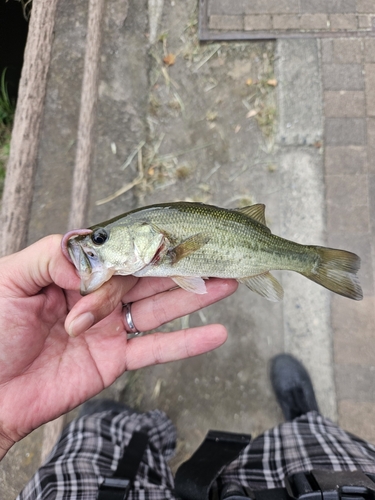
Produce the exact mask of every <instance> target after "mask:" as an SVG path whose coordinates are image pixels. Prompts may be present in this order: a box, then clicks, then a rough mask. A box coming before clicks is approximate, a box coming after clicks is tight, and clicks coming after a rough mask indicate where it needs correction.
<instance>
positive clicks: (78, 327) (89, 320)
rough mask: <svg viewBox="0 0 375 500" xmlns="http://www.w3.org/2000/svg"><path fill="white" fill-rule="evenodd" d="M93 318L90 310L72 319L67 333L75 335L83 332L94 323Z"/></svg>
mask: <svg viewBox="0 0 375 500" xmlns="http://www.w3.org/2000/svg"><path fill="white" fill-rule="evenodd" d="M94 321H95V318H94V315H93V314H92V313H91V312H86V313H83V314H81V316H78V317H77V318H76V319H74V320H73V321H72V322H71V323H70V325H69V326H68V334H69V335H70V336H71V337H77V336H78V335H80V334H81V333H83V332H85V331H86V330H88V329H89V328H91V327H92V325H93V324H94Z"/></svg>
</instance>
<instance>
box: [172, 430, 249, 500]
mask: <svg viewBox="0 0 375 500" xmlns="http://www.w3.org/2000/svg"><path fill="white" fill-rule="evenodd" d="M250 440H251V436H250V435H248V434H234V433H232V432H220V431H209V432H208V434H207V436H206V438H205V440H204V441H203V443H202V444H201V445H200V447H199V448H198V449H197V451H196V452H195V453H194V455H193V456H192V457H191V458H190V459H189V460H188V461H187V462H185V463H183V464H182V465H181V466H180V467H179V469H178V470H177V473H176V478H175V493H176V496H178V497H179V498H181V499H182V500H208V498H209V492H210V488H211V486H212V484H213V482H214V481H215V479H216V478H217V477H218V475H219V474H220V473H221V471H222V470H223V469H224V467H225V466H226V465H228V464H229V463H231V462H233V460H235V459H236V458H237V457H238V455H239V454H240V452H241V451H242V450H243V449H244V448H245V446H247V445H248V444H249V443H250Z"/></svg>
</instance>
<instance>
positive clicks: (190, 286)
mask: <svg viewBox="0 0 375 500" xmlns="http://www.w3.org/2000/svg"><path fill="white" fill-rule="evenodd" d="M171 278H172V280H173V281H174V282H175V283H176V285H178V286H179V287H181V288H183V289H184V290H186V291H188V292H193V293H198V294H200V295H202V294H203V293H207V290H206V284H205V282H204V280H203V279H202V278H200V277H199V276H171Z"/></svg>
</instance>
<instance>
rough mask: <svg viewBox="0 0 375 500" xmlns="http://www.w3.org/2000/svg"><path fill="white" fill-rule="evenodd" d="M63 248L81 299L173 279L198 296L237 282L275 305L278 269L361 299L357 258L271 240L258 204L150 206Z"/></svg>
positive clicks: (72, 236) (71, 236)
mask: <svg viewBox="0 0 375 500" xmlns="http://www.w3.org/2000/svg"><path fill="white" fill-rule="evenodd" d="M62 245H63V251H64V253H65V255H66V256H67V257H68V258H70V260H72V261H73V263H74V264H75V266H76V268H77V270H78V271H79V273H80V276H81V291H82V293H90V292H91V291H93V290H95V289H96V288H98V287H99V286H101V285H102V284H103V283H104V282H105V281H107V280H108V279H110V277H111V276H112V275H113V274H120V275H128V274H133V275H135V276H139V277H143V276H151V277H161V276H170V277H171V278H172V279H173V280H174V281H175V282H176V283H177V284H178V285H179V286H181V287H182V288H185V289H186V290H189V291H193V292H195V293H205V290H206V288H205V285H204V281H203V279H202V278H208V277H217V278H235V279H237V280H238V281H240V282H242V283H245V284H246V285H247V286H248V287H249V288H250V289H251V290H253V291H255V292H257V293H259V294H260V295H262V296H264V297H266V298H268V299H269V300H280V299H281V298H282V295H283V290H282V287H281V285H280V284H279V283H278V282H277V280H276V279H275V278H274V277H273V276H272V275H271V274H270V273H269V271H271V270H276V269H277V270H289V271H296V272H299V273H301V274H302V275H304V276H306V277H307V278H309V279H311V280H312V281H315V282H316V283H318V284H320V285H322V286H325V287H326V288H328V289H329V290H332V291H334V292H336V293H339V294H341V295H343V296H346V297H349V298H352V299H355V300H360V299H361V298H362V290H361V287H360V284H359V281H358V277H357V275H356V273H357V271H358V269H359V267H360V259H359V257H358V256H357V255H355V254H353V253H351V252H346V251H345V250H337V249H329V248H325V247H318V246H312V245H301V244H299V243H296V242H293V241H290V240H286V239H283V238H281V237H279V236H276V235H274V234H272V233H271V231H270V230H269V228H268V227H267V226H266V221H265V216H264V205H260V204H259V205H252V206H250V207H244V208H242V209H224V208H220V207H216V206H213V205H205V204H201V203H188V202H178V203H163V204H158V205H152V206H149V207H143V208H139V209H136V210H133V211H131V212H128V213H126V214H123V215H120V216H118V217H115V218H113V219H111V220H109V221H106V222H103V223H101V224H96V225H94V226H92V227H91V228H89V229H83V230H76V231H71V232H69V233H67V235H65V236H64V238H63V244H62Z"/></svg>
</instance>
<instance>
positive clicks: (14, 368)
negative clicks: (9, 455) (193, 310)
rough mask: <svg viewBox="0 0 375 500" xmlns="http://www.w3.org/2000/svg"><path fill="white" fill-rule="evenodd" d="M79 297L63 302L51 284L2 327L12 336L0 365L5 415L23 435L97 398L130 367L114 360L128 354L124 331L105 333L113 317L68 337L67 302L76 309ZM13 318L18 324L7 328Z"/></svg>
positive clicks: (72, 294) (71, 295)
mask: <svg viewBox="0 0 375 500" xmlns="http://www.w3.org/2000/svg"><path fill="white" fill-rule="evenodd" d="M78 298H79V295H78V293H77V292H68V293H67V297H65V294H64V292H63V291H62V290H61V289H59V288H58V287H56V286H55V285H51V286H49V287H47V288H46V289H45V290H44V291H43V293H42V294H38V295H36V296H34V297H31V298H27V299H25V298H22V299H18V302H20V303H17V302H16V301H15V303H14V309H13V310H12V308H11V307H10V308H9V305H8V311H7V316H8V318H6V321H1V322H0V328H1V330H2V331H7V334H8V341H7V343H6V346H4V348H3V350H2V357H3V359H6V363H5V364H3V365H0V385H1V384H4V383H5V385H4V386H3V388H2V390H1V399H2V405H1V414H2V417H4V418H6V415H7V412H9V413H11V414H12V415H13V425H14V428H15V429H23V432H24V433H25V434H27V433H28V432H30V431H31V430H32V429H33V428H35V427H36V426H38V425H40V423H41V421H40V420H41V417H42V420H43V421H48V420H51V419H53V418H55V417H57V416H58V415H61V414H62V413H65V412H66V411H68V410H70V409H71V408H74V407H75V406H77V405H78V404H80V403H81V402H82V401H85V400H86V399H88V398H89V397H91V396H92V395H94V394H96V393H98V392H99V391H101V390H102V389H103V388H104V387H105V386H107V385H109V384H110V383H112V382H113V381H114V380H115V378H116V377H117V376H118V375H119V374H120V373H121V371H124V370H125V368H126V367H125V366H123V367H122V366H120V365H121V361H120V359H119V357H118V355H117V357H116V355H115V354H116V351H117V353H118V351H119V350H122V351H124V350H125V346H126V335H124V328H123V326H122V328H121V329H120V330H119V332H115V334H114V335H113V334H112V335H111V334H110V333H109V332H108V331H107V330H106V329H105V323H106V322H107V323H108V322H109V321H110V320H113V319H114V320H115V321H116V319H115V318H109V319H106V320H103V321H102V322H101V324H99V325H98V326H95V327H93V328H92V330H91V331H90V332H89V333H84V334H83V335H81V336H79V337H78V338H71V337H69V336H68V335H67V334H66V331H65V329H64V321H65V319H66V316H67V313H68V304H67V302H70V304H73V303H75V302H76V301H77V300H78ZM20 306H21V307H20ZM0 308H1V302H0ZM119 311H120V308H117V310H116V311H115V312H114V313H112V316H116V315H117V317H118V318H117V321H118V324H119V325H120V324H121V317H120V312H119ZM12 316H13V317H14V316H16V317H17V323H16V324H13V325H12V328H10V329H9V324H11V322H10V321H9V317H12ZM7 325H8V326H7ZM104 343H105V348H104V345H103V344H104ZM20 346H21V349H20ZM111 358H112V363H111V362H110V360H111ZM116 360H117V363H116ZM123 363H124V359H123ZM15 395H16V396H17V398H15ZM15 405H16V407H17V406H19V408H15ZM25 408H27V412H25V411H24V409H25ZM15 410H18V411H15ZM14 416H15V417H14ZM20 437H23V436H20Z"/></svg>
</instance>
